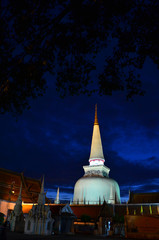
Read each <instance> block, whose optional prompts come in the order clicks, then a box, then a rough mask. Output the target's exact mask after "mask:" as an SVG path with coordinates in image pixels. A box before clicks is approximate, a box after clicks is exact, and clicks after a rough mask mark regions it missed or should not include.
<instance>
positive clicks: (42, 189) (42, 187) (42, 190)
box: [41, 175, 44, 193]
mask: <svg viewBox="0 0 159 240" xmlns="http://www.w3.org/2000/svg"><path fill="white" fill-rule="evenodd" d="M41 193H44V175H43V180H42V184H41Z"/></svg>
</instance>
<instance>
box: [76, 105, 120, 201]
mask: <svg viewBox="0 0 159 240" xmlns="http://www.w3.org/2000/svg"><path fill="white" fill-rule="evenodd" d="M104 162H105V159H104V154H103V148H102V141H101V136H100V129H99V123H98V118H97V105H96V109H95V121H94V127H93V136H92V145H91V153H90V158H89V166H83V168H84V171H85V174H84V176H83V177H82V178H80V179H79V180H78V181H77V182H76V184H75V187H74V199H73V203H74V204H103V202H104V201H105V202H107V203H110V204H115V203H120V189H119V185H118V183H117V182H116V181H115V180H113V179H111V178H109V171H110V169H109V168H108V167H106V166H105V165H104Z"/></svg>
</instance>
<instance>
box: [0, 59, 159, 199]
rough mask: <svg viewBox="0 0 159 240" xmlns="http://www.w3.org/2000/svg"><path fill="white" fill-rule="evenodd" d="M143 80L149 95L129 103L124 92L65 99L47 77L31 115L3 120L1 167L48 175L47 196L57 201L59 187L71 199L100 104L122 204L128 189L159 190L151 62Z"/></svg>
mask: <svg viewBox="0 0 159 240" xmlns="http://www.w3.org/2000/svg"><path fill="white" fill-rule="evenodd" d="M141 78H142V80H143V89H144V90H145V91H146V93H145V96H144V97H140V96H137V97H134V99H133V101H131V100H130V101H126V96H125V95H124V93H122V92H119V93H115V94H113V96H97V95H93V96H91V97H87V96H83V95H81V96H76V97H66V98H64V99H61V98H60V97H59V96H58V93H57V92H56V89H55V83H54V80H53V79H51V78H50V77H49V76H47V80H48V89H47V91H46V95H45V96H43V97H39V98H38V99H36V100H30V104H31V110H29V111H28V110H27V111H25V112H24V113H23V114H22V115H21V116H19V117H18V121H16V119H15V118H14V117H13V116H11V114H6V115H1V116H0V156H1V167H2V168H6V169H10V170H13V171H17V172H22V171H24V175H25V176H29V177H33V178H37V179H39V178H41V176H42V175H43V174H44V175H45V190H46V191H47V196H48V197H51V198H55V195H56V191H57V187H60V199H66V200H70V199H71V198H72V197H73V188H74V184H75V182H76V181H77V180H78V179H79V178H80V177H82V176H83V174H84V171H83V168H82V166H83V165H88V159H89V154H90V147H91V138H92V130H93V122H94V109H95V104H96V103H97V105H98V120H99V125H100V131H101V138H102V144H103V151H104V156H105V160H106V161H105V165H106V166H108V167H109V168H110V177H111V178H113V179H115V180H116V181H117V182H118V183H119V186H120V190H121V197H122V201H125V200H127V198H128V191H129V189H130V190H131V191H134V192H153V191H158V187H159V175H158V172H159V147H158V146H159V144H158V143H159V81H158V78H159V72H158V70H157V67H156V66H155V65H153V64H152V62H151V61H150V60H149V59H147V61H146V63H145V65H144V68H143V69H142V72H141Z"/></svg>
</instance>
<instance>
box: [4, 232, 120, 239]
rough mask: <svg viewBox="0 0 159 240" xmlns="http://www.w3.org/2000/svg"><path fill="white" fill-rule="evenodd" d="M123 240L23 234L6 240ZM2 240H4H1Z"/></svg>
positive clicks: (86, 236)
mask: <svg viewBox="0 0 159 240" xmlns="http://www.w3.org/2000/svg"><path fill="white" fill-rule="evenodd" d="M23 239H24V240H45V239H46V240H103V239H109V240H123V239H125V238H122V237H108V236H94V235H83V234H76V235H63V234H61V235H52V236H40V235H39V236H38V235H26V234H22V233H15V232H7V233H6V239H5V240H23ZM0 240H2V239H1V238H0Z"/></svg>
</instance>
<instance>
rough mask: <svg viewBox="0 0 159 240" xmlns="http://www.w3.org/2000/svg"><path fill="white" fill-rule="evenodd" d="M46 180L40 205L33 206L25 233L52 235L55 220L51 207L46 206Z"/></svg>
mask: <svg viewBox="0 0 159 240" xmlns="http://www.w3.org/2000/svg"><path fill="white" fill-rule="evenodd" d="M45 195H46V194H45V193H44V178H43V181H42V186H41V192H40V194H39V198H38V204H37V205H33V207H32V209H31V210H30V211H29V214H28V216H27V217H26V219H25V228H24V233H26V234H42V235H50V234H51V233H52V228H53V223H54V219H53V218H52V217H51V211H50V207H49V205H45Z"/></svg>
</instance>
